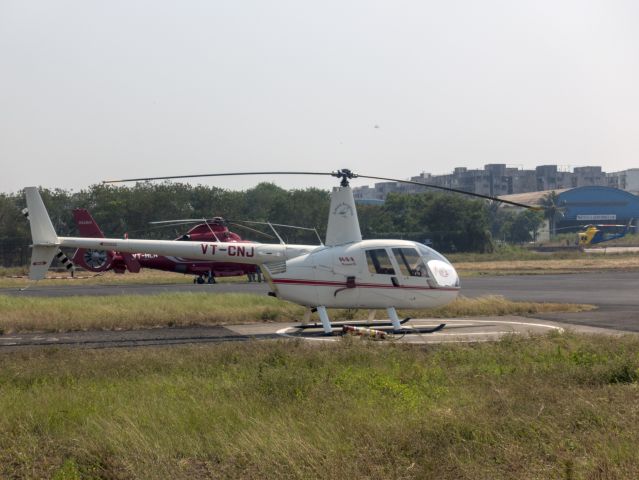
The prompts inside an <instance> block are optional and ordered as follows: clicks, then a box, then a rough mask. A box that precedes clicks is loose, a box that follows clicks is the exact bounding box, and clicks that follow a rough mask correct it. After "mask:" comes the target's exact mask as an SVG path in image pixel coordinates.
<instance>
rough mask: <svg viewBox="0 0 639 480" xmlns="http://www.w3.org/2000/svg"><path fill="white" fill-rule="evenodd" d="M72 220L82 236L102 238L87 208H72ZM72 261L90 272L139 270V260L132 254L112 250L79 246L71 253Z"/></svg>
mask: <svg viewBox="0 0 639 480" xmlns="http://www.w3.org/2000/svg"><path fill="white" fill-rule="evenodd" d="M73 220H74V221H75V225H76V227H78V231H79V232H80V235H82V236H83V237H87V238H104V233H102V230H101V229H100V226H99V225H98V223H97V222H96V221H95V220H94V218H93V217H92V216H91V214H90V213H89V211H88V210H86V209H84V208H76V209H75V210H73ZM73 261H74V262H75V263H77V264H78V265H80V266H81V267H82V268H84V269H85V270H89V271H91V272H105V271H107V270H111V269H112V270H113V271H115V273H124V272H125V271H126V270H129V271H130V272H132V273H138V272H139V271H140V262H138V261H137V260H136V259H135V257H133V255H131V254H130V253H120V252H114V251H112V250H108V251H98V250H87V249H84V248H79V249H78V250H76V252H75V254H74V255H73Z"/></svg>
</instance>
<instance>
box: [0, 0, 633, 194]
mask: <svg viewBox="0 0 639 480" xmlns="http://www.w3.org/2000/svg"><path fill="white" fill-rule="evenodd" d="M638 25H639V2H637V1H636V0H634V1H633V0H630V1H615V0H605V1H589V0H575V1H563V0H553V1H543V0H541V1H540V0H534V1H533V0H531V1H512V0H503V1H498V0H483V1H454V0H453V1H445V2H443V1H425V0H421V1H420V0H416V1H401V0H394V1H387V2H384V1H373V0H367V1H355V0H352V1H349V0H340V1H327V0H323V1H321V2H319V1H317V2H308V1H301V0H291V1H271V0H254V1H249V0H246V1H243V0H228V1H214V0H206V1H163V0H152V1H151V0H150V1H136V0H126V1H114V0H109V1H103V0H102V1H90V0H75V1H51V0H43V1H29V0H0V162H1V166H2V168H1V169H0V191H3V192H9V191H16V190H18V189H20V188H22V187H24V186H26V185H43V186H46V187H49V188H56V187H60V188H67V189H68V188H73V189H76V190H77V189H80V188H84V187H87V186H88V185H91V184H94V183H98V182H100V181H101V180H103V179H107V178H122V177H131V176H133V177H138V176H145V175H151V176H153V175H165V174H166V175H171V174H191V173H205V172H225V171H247V170H253V169H275V170H285V169H296V170H298V169H302V170H306V169H309V170H314V171H317V170H320V171H321V170H334V169H337V168H343V167H348V168H351V169H353V170H355V171H358V172H361V173H369V174H372V175H379V176H397V177H401V178H404V177H409V176H411V175H416V174H418V173H419V172H421V171H426V172H431V173H448V172H450V171H451V170H452V169H453V167H455V166H466V167H471V168H478V167H482V166H483V165H484V164H486V163H506V164H510V165H521V166H523V167H525V168H532V167H534V166H536V165H539V164H547V163H557V164H560V165H571V166H580V165H602V166H603V167H604V170H606V171H614V170H621V169H626V168H633V167H639V161H638V160H639V159H638V154H639V118H638V117H639V28H638ZM376 126H377V127H378V128H376ZM272 180H274V179H272ZM257 181H258V179H254V178H241V179H236V180H215V181H212V180H211V181H209V180H203V181H202V183H207V184H213V183H215V184H217V185H220V186H222V187H227V188H238V187H242V188H244V187H249V186H252V185H254V184H255V183H257ZM286 181H287V180H277V183H279V184H281V185H286V183H285V182H286ZM288 182H293V183H294V182H297V184H298V185H300V186H309V185H318V186H321V187H329V186H330V185H332V184H333V183H334V182H332V181H331V180H330V179H323V178H322V179H319V180H318V179H317V178H316V177H311V178H295V179H288ZM289 184H291V183H289ZM359 184H362V183H359Z"/></svg>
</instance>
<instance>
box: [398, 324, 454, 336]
mask: <svg viewBox="0 0 639 480" xmlns="http://www.w3.org/2000/svg"><path fill="white" fill-rule="evenodd" d="M445 326H446V324H445V323H440V324H439V325H437V326H435V327H428V328H425V327H424V328H402V329H400V330H393V331H392V333H394V334H398V333H404V334H407V333H435V332H439V331H440V330H441V329H443V328H444V327H445Z"/></svg>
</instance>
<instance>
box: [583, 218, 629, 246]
mask: <svg viewBox="0 0 639 480" xmlns="http://www.w3.org/2000/svg"><path fill="white" fill-rule="evenodd" d="M632 228H635V227H634V226H632V220H630V222H628V224H627V225H606V224H601V225H584V226H583V227H582V229H583V230H582V231H580V232H577V245H579V246H580V247H582V248H583V247H588V246H590V245H596V244H598V243H603V242H609V241H610V240H615V239H617V238H623V237H625V236H626V235H627V234H628V233H630V229H632ZM620 229H621V230H620Z"/></svg>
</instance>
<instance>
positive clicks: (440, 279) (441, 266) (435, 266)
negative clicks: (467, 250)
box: [428, 260, 459, 288]
mask: <svg viewBox="0 0 639 480" xmlns="http://www.w3.org/2000/svg"><path fill="white" fill-rule="evenodd" d="M428 268H429V270H430V271H431V273H432V274H433V279H434V280H435V282H437V286H438V287H440V288H447V287H459V275H458V274H457V270H455V267H453V266H452V265H451V264H450V263H446V262H442V261H441V260H430V261H429V262H428Z"/></svg>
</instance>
